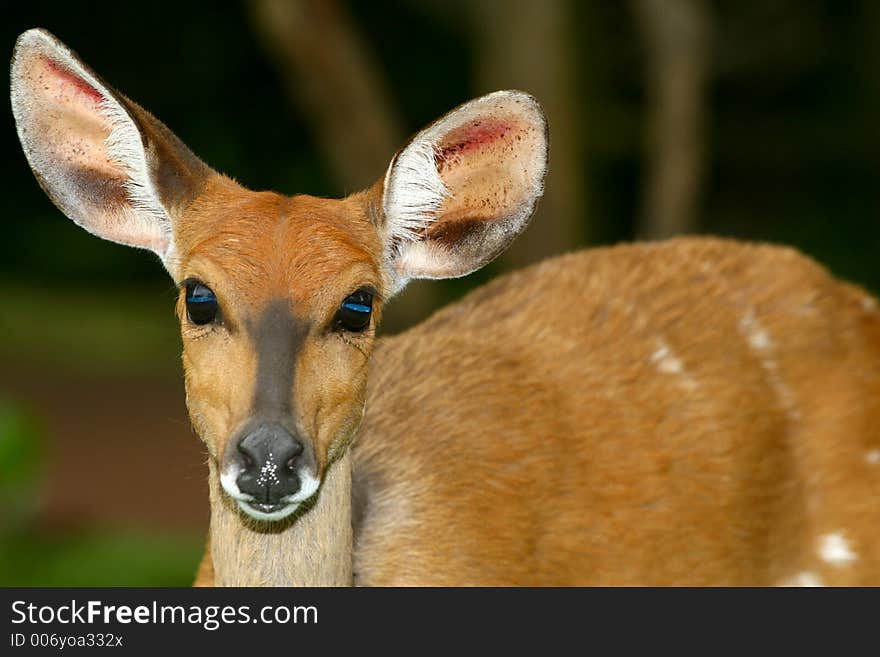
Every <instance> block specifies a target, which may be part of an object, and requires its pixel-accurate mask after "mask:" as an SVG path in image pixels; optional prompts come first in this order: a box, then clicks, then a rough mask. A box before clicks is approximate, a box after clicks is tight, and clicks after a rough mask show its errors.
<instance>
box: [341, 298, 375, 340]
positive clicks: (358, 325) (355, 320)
mask: <svg viewBox="0 0 880 657" xmlns="http://www.w3.org/2000/svg"><path fill="white" fill-rule="evenodd" d="M372 313H373V295H372V294H370V293H369V292H367V291H366V290H358V291H357V292H355V293H354V294H351V295H349V296H348V297H346V299H345V301H343V302H342V305H341V306H339V310H338V311H337V313H336V321H335V322H334V324H335V325H336V326H337V327H339V328H342V329H345V330H346V331H351V332H352V333H360V332H361V331H363V330H364V329H365V328H367V327H368V326H369V325H370V315H371V314H372Z"/></svg>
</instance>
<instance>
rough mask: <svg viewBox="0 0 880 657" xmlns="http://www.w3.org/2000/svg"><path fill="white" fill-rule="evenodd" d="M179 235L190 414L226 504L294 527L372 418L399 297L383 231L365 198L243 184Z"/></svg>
mask: <svg viewBox="0 0 880 657" xmlns="http://www.w3.org/2000/svg"><path fill="white" fill-rule="evenodd" d="M220 187H222V189H221V188H220ZM179 225H180V228H179V229H178V231H177V236H176V244H177V245H178V258H179V264H178V277H179V283H178V286H179V289H180V296H179V300H178V304H177V310H178V315H179V317H180V323H181V335H182V338H183V363H184V370H185V374H186V390H187V405H188V408H189V411H190V417H191V418H192V421H193V425H194V426H195V428H196V430H197V431H198V433H199V435H200V436H201V437H202V440H203V441H204V442H205V444H206V445H207V448H208V452H209V454H210V457H211V458H212V459H214V460H215V462H216V464H217V467H218V470H219V472H220V475H221V476H220V480H221V483H222V486H223V489H224V490H225V491H226V493H228V494H229V495H230V496H232V497H233V498H234V499H235V500H236V501H237V502H238V504H239V506H240V507H241V508H242V509H243V510H244V511H245V512H246V513H248V514H249V515H251V516H253V517H255V518H260V519H267V520H271V519H278V518H281V517H284V516H285V515H288V514H290V513H292V512H293V511H295V510H296V508H297V507H298V506H299V505H300V504H301V503H302V502H303V501H305V500H307V499H308V498H310V497H311V496H312V495H313V494H314V493H315V491H316V490H317V489H318V486H319V482H320V481H321V479H322V476H323V473H324V471H325V470H326V468H327V466H328V464H329V463H331V462H332V461H333V459H334V458H336V457H337V456H339V455H340V454H341V453H342V452H343V451H344V450H345V448H346V447H347V446H348V444H349V442H350V441H351V439H352V437H353V435H354V433H355V431H356V429H357V427H358V424H359V422H360V420H361V417H362V415H363V410H364V393H365V388H366V375H367V364H368V360H369V356H370V352H371V350H372V346H373V340H374V335H375V327H376V323H377V322H378V319H379V313H380V310H381V300H382V298H383V296H384V295H385V294H386V291H385V287H386V286H385V280H384V278H383V275H382V271H381V268H380V263H379V261H378V260H379V258H378V257H377V255H376V254H377V253H381V246H380V243H379V237H378V234H377V233H376V230H375V228H374V227H373V226H372V224H371V223H370V222H369V221H368V220H367V219H366V217H365V215H364V213H363V210H362V208H361V206H360V205H359V204H358V203H356V202H355V201H353V200H348V201H327V200H323V199H315V198H311V197H306V196H297V197H293V198H288V197H283V196H280V195H276V194H270V193H253V192H249V191H247V190H243V189H240V188H237V187H236V186H233V185H232V184H229V183H225V184H223V185H218V188H217V189H214V190H212V193H211V194H208V195H205V200H204V201H203V202H201V203H198V204H196V206H195V207H194V208H193V209H192V210H191V211H190V212H189V213H188V215H187V217H186V219H185V220H182V221H181V222H180V224H179Z"/></svg>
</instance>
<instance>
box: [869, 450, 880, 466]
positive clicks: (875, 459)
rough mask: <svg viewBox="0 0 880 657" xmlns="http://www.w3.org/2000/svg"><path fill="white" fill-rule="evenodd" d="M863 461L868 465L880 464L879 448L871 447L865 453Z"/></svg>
mask: <svg viewBox="0 0 880 657" xmlns="http://www.w3.org/2000/svg"><path fill="white" fill-rule="evenodd" d="M865 462H866V463H867V464H868V465H878V464H880V449H872V450H869V451H868V452H867V453H866V454H865Z"/></svg>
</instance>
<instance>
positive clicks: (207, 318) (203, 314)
mask: <svg viewBox="0 0 880 657" xmlns="http://www.w3.org/2000/svg"><path fill="white" fill-rule="evenodd" d="M217 310H218V307H217V297H216V296H214V292H213V291H212V290H211V288H209V287H208V286H207V285H204V284H202V283H199V282H197V281H193V282H191V283H187V285H186V316H187V317H189V321H191V322H192V323H193V324H200V325H201V324H209V323H211V322H213V321H214V320H215V319H216V318H217Z"/></svg>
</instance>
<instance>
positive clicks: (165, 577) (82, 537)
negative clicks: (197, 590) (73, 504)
mask: <svg viewBox="0 0 880 657" xmlns="http://www.w3.org/2000/svg"><path fill="white" fill-rule="evenodd" d="M42 424H43V423H42V422H41V421H40V420H39V418H38V417H37V416H36V415H35V414H34V413H32V412H29V411H27V410H25V409H24V408H22V407H21V406H20V405H19V404H15V403H13V402H12V401H11V400H9V399H5V398H0V585H3V586H187V585H189V584H190V583H192V579H193V575H194V573H195V568H196V565H197V564H198V561H199V559H200V558H201V552H202V549H203V547H204V542H203V539H201V538H197V537H193V536H181V535H177V534H161V533H147V532H142V531H141V532H138V531H133V530H128V529H119V528H107V527H104V528H101V527H92V526H88V525H86V526H73V527H61V528H54V529H53V528H51V527H41V525H40V523H39V511H40V505H41V501H42V500H41V491H42V479H43V475H44V465H45V456H46V453H47V447H48V446H47V438H46V435H45V430H44V428H43V426H42Z"/></svg>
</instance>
